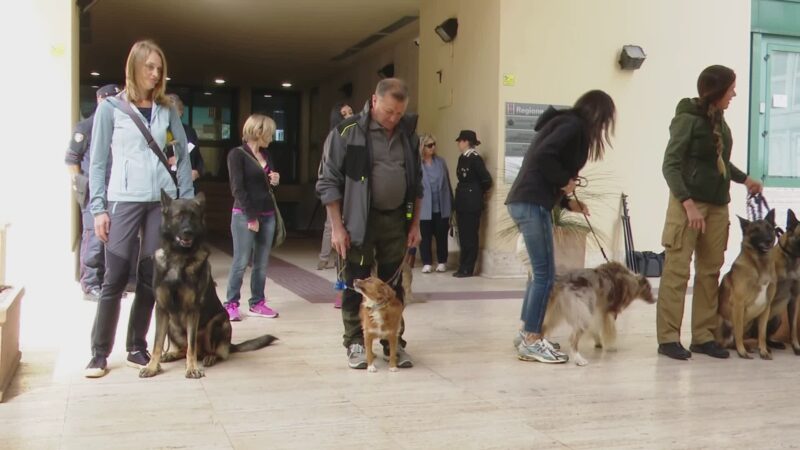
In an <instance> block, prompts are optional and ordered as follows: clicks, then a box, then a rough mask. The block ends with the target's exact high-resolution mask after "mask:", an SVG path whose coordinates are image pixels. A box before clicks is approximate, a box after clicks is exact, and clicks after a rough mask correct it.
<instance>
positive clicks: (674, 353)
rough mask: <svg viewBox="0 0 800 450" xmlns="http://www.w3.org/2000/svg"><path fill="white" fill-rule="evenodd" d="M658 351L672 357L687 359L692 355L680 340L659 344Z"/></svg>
mask: <svg viewBox="0 0 800 450" xmlns="http://www.w3.org/2000/svg"><path fill="white" fill-rule="evenodd" d="M658 353H661V354H662V355H666V356H668V357H670V358H672V359H680V360H687V359H689V358H691V357H692V353H691V352H690V351H688V350H686V349H685V348H683V346H682V345H681V343H680V342H667V343H666V344H658Z"/></svg>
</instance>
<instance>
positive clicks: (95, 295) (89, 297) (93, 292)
mask: <svg viewBox="0 0 800 450" xmlns="http://www.w3.org/2000/svg"><path fill="white" fill-rule="evenodd" d="M83 299H84V300H86V301H87V302H97V301H98V300H100V288H96V287H93V288H90V289H89V290H88V291H86V292H85V293H84V294H83Z"/></svg>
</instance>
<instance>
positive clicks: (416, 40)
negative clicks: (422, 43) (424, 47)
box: [414, 36, 419, 47]
mask: <svg viewBox="0 0 800 450" xmlns="http://www.w3.org/2000/svg"><path fill="white" fill-rule="evenodd" d="M414 45H416V46H417V47H419V36H417V37H415V38H414Z"/></svg>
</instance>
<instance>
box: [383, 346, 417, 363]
mask: <svg viewBox="0 0 800 450" xmlns="http://www.w3.org/2000/svg"><path fill="white" fill-rule="evenodd" d="M388 351H389V350H388V349H386V350H384V353H383V360H384V361H389V354H388V353H386V352H388ZM397 367H399V368H400V369H410V368H412V367H414V361H412V360H411V356H410V355H409V354H408V353H406V349H404V348H403V347H400V346H399V345H398V349H397Z"/></svg>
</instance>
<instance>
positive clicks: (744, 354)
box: [736, 352, 753, 359]
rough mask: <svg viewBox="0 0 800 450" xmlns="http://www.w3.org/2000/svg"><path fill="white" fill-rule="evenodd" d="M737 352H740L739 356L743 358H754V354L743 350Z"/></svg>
mask: <svg viewBox="0 0 800 450" xmlns="http://www.w3.org/2000/svg"><path fill="white" fill-rule="evenodd" d="M736 353H738V354H739V358H742V359H753V357H752V356H750V355H749V354H748V353H747V352H744V353H742V352H736Z"/></svg>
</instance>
